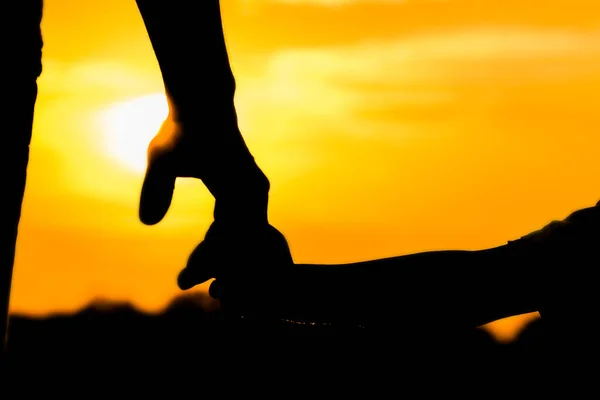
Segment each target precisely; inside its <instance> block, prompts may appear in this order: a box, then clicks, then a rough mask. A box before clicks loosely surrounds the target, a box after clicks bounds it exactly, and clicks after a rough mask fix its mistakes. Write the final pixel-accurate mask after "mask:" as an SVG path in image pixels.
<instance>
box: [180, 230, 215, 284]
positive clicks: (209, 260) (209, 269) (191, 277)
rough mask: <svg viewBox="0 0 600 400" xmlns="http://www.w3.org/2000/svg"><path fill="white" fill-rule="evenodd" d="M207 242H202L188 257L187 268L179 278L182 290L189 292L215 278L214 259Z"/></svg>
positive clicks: (181, 272)
mask: <svg viewBox="0 0 600 400" xmlns="http://www.w3.org/2000/svg"><path fill="white" fill-rule="evenodd" d="M209 253H211V252H210V251H209V250H208V246H207V243H206V240H203V241H202V242H200V244H199V245H198V246H196V248H195V249H194V251H192V254H190V256H189V257H188V261H187V264H186V266H185V267H184V268H183V269H182V270H181V271H180V272H179V275H178V276H177V286H179V289H181V290H188V289H191V288H193V287H194V286H196V285H199V284H201V283H204V282H206V281H208V280H209V279H212V278H215V271H214V268H213V267H214V265H215V264H214V257H211V256H210V254H209Z"/></svg>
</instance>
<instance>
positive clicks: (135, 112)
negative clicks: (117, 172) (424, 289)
mask: <svg viewBox="0 0 600 400" xmlns="http://www.w3.org/2000/svg"><path fill="white" fill-rule="evenodd" d="M167 115H168V105H167V99H166V97H165V95H164V94H163V93H156V94H152V95H147V96H143V97H137V98H135V99H132V100H127V101H123V102H119V103H116V104H114V105H112V106H111V107H109V108H107V109H105V110H104V111H103V112H102V113H101V122H102V124H103V126H104V131H105V134H106V136H105V137H106V140H105V146H106V151H107V155H108V156H109V157H111V158H113V159H115V160H116V161H118V162H119V163H121V164H122V165H123V166H125V167H127V168H128V169H130V170H131V171H133V172H135V173H143V172H144V171H145V169H146V163H147V160H146V151H147V148H148V144H149V143H150V141H151V140H152V138H153V137H154V135H156V133H157V132H158V129H159V128H160V126H161V124H162V123H163V121H164V120H165V118H166V117H167Z"/></svg>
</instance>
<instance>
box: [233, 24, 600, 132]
mask: <svg viewBox="0 0 600 400" xmlns="http://www.w3.org/2000/svg"><path fill="white" fill-rule="evenodd" d="M598 55H600V35H599V34H598V33H595V32H594V33H592V34H577V33H572V32H569V31H559V30H531V29H525V28H521V27H498V28H494V27H470V28H467V29H460V30H451V31H443V32H437V33H435V34H427V35H414V36H412V37H401V38H395V39H390V40H385V41H382V40H380V41H365V42H362V43H360V44H357V45H348V46H330V47H323V48H314V49H287V50H283V51H280V52H277V53H275V54H274V55H273V56H271V57H270V59H269V61H268V63H267V67H266V69H265V71H264V74H263V75H262V76H261V77H260V79H256V80H254V81H248V82H247V83H245V85H244V86H242V87H241V88H240V92H239V93H238V99H239V101H240V104H241V107H240V108H241V109H242V110H244V111H243V114H244V118H245V119H246V120H249V119H252V118H254V119H256V118H259V117H260V116H261V115H262V116H264V117H266V118H268V121H269V122H268V123H269V126H270V128H271V129H273V131H277V130H285V131H286V136H285V138H286V140H289V133H290V131H292V132H293V131H294V130H295V129H296V127H299V128H300V127H301V128H302V129H304V130H305V129H306V122H307V120H308V121H312V122H313V123H315V124H320V125H321V126H322V125H323V124H326V123H328V122H330V123H331V124H335V126H337V127H338V128H339V125H340V123H343V124H345V126H346V129H345V132H346V133H349V132H351V131H353V130H358V131H364V130H365V129H364V128H365V126H364V124H362V122H364V121H362V122H361V123H359V121H357V117H358V115H359V114H357V113H356V112H355V111H357V110H359V109H361V107H364V106H368V107H370V108H377V107H383V108H388V109H389V108H390V107H394V108H396V109H402V108H407V107H408V108H410V109H411V110H413V111H414V110H415V108H418V109H423V108H425V109H431V108H434V107H439V106H449V105H450V104H451V103H452V102H453V101H454V100H455V99H456V96H457V95H459V94H460V93H459V92H460V90H459V89H460V87H461V86H462V87H465V86H469V85H473V84H485V83H486V82H491V80H492V79H502V77H504V79H508V78H510V79H511V80H513V82H514V81H518V77H519V75H522V76H526V78H527V82H528V84H531V83H532V82H536V81H540V80H543V79H545V78H544V77H545V76H547V75H548V74H552V78H553V79H556V75H557V73H560V74H563V75H567V76H568V75H569V73H571V74H573V75H574V76H575V75H576V74H577V73H580V72H581V71H582V68H583V69H584V70H585V69H590V68H596V70H600V63H598V62H596V63H595V64H594V63H582V62H581V61H582V59H586V58H588V59H589V58H590V57H592V58H593V57H597V56H598ZM588 61H589V60H588ZM596 61H597V60H596ZM507 65H508V66H509V67H510V65H518V66H519V68H518V69H515V68H512V69H511V68H506V66H507ZM457 87H459V88H458V89H457ZM260 110H270V112H269V113H268V115H266V116H265V113H264V112H262V113H261V112H260ZM274 110H287V111H288V112H285V113H278V112H273V111H274ZM290 110H291V111H290ZM431 117H432V115H427V116H426V118H427V119H431ZM295 118H297V119H298V120H299V121H303V122H304V123H303V124H294V123H293V122H292V121H293V120H294V119H295ZM370 120H371V122H370V124H374V123H375V124H377V120H376V119H373V118H371V119H370ZM263 122H264V123H266V122H265V121H263ZM398 123H402V122H401V121H400V120H396V124H395V126H396V127H397V124H398ZM371 126H372V125H371ZM380 128H381V126H380Z"/></svg>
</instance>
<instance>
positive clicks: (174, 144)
mask: <svg viewBox="0 0 600 400" xmlns="http://www.w3.org/2000/svg"><path fill="white" fill-rule="evenodd" d="M196 128H197V127H194V126H193V125H191V124H186V123H184V122H181V121H175V120H174V119H173V118H172V117H169V118H168V119H167V120H166V121H165V122H164V123H163V126H162V127H161V129H160V131H159V132H158V134H157V135H156V137H155V138H154V139H153V140H152V142H151V143H150V145H149V147H148V163H147V169H146V174H145V177H144V181H143V185H142V190H141V194H140V203H139V218H140V220H141V221H142V222H143V223H144V224H146V225H154V224H157V223H158V222H160V221H161V220H162V219H163V218H164V217H165V215H166V213H167V211H168V210H169V207H170V204H171V200H172V197H173V192H174V188H175V181H176V179H177V178H196V179H200V180H202V181H203V182H204V183H205V184H206V186H207V187H208V189H209V190H210V191H211V193H212V194H213V195H214V196H215V199H216V202H215V218H214V221H213V222H212V223H211V225H210V227H209V229H208V231H207V232H206V234H205V237H204V239H203V240H202V241H201V242H200V243H199V244H198V246H196V248H195V249H194V250H193V251H192V253H191V254H190V256H189V258H188V261H187V264H186V266H185V267H184V268H183V269H182V270H181V272H180V273H179V276H178V278H177V284H178V286H179V288H180V289H182V290H187V289H190V288H192V287H194V286H196V285H199V284H202V283H204V282H207V281H209V280H210V279H213V278H214V281H213V282H212V283H211V285H210V288H209V294H210V295H211V296H212V297H213V298H215V299H218V300H220V301H221V305H222V306H227V307H229V309H232V310H235V311H238V312H243V311H242V309H243V308H244V307H246V308H247V307H253V308H255V307H256V306H257V304H256V302H261V303H262V304H267V300H268V298H267V297H270V296H272V295H274V294H275V291H276V290H277V289H278V288H279V287H280V284H281V281H282V280H283V279H284V276H285V273H286V272H287V271H288V270H289V269H290V268H291V267H292V266H293V260H292V256H291V253H290V250H289V246H288V244H287V241H286V239H285V237H284V236H283V234H281V232H279V231H278V230H277V229H276V228H275V227H273V226H272V225H271V224H270V223H269V222H268V219H267V217H266V215H267V213H266V208H267V205H268V204H267V203H268V188H269V183H268V180H267V178H266V176H264V174H263V173H262V171H260V169H259V168H258V166H256V164H255V163H254V162H253V160H252V164H248V168H246V169H248V170H252V169H254V175H252V176H250V175H249V176H248V177H247V179H246V175H244V174H237V175H235V177H233V176H228V175H226V174H224V173H220V174H219V172H218V171H216V173H213V172H212V171H211V168H212V169H218V168H221V166H219V165H216V164H217V163H216V162H213V163H211V158H210V155H208V154H202V153H203V151H202V150H203V147H204V148H206V147H208V146H202V145H201V144H198V143H192V142H190V141H189V140H187V138H189V137H191V136H192V135H190V134H189V133H187V134H186V131H187V130H189V129H196ZM207 150H209V151H213V150H214V149H207ZM213 161H214V160H213ZM232 163H237V160H232ZM211 164H212V165H211ZM238 164H239V163H238ZM229 167H231V168H239V165H238V166H233V167H232V166H231V165H230V166H229ZM224 168H228V166H225V167H224ZM257 176H258V177H260V183H263V185H262V186H261V184H260V183H259V180H257V179H255V178H256V177H257ZM219 179H220V180H226V179H229V181H230V182H227V183H226V184H227V185H232V186H236V185H237V186H238V187H241V188H242V189H243V190H242V191H241V192H238V191H236V190H223V188H222V187H223V186H224V184H223V183H221V182H216V181H217V180H219ZM236 179H240V181H239V182H237V181H236ZM242 179H243V180H244V181H241V180H242ZM265 181H266V185H264V182H265ZM255 188H256V190H255ZM265 188H266V189H265ZM255 191H256V193H255ZM258 192H260V195H258ZM253 199H261V200H256V201H254V200H253ZM247 204H256V207H254V208H250V207H249V208H247V209H246V207H247ZM258 210H261V211H258Z"/></svg>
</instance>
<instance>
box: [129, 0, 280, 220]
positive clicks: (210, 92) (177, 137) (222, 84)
mask: <svg viewBox="0 0 600 400" xmlns="http://www.w3.org/2000/svg"><path fill="white" fill-rule="evenodd" d="M137 5H138V8H139V10H140V13H141V15H142V18H143V20H144V24H145V26H146V29H147V32H148V36H149V38H150V41H151V42H152V46H153V48H154V52H155V54H156V58H157V60H158V64H159V66H160V70H161V72H162V77H163V80H164V84H165V90H166V93H167V95H168V99H169V110H170V115H169V118H168V120H167V121H165V124H164V125H163V127H162V128H161V131H160V132H159V134H158V135H157V137H156V138H155V139H154V140H153V141H152V143H151V144H150V147H149V152H148V154H149V157H148V169H147V172H146V178H145V181H144V186H143V189H142V196H141V199H140V219H141V220H142V222H144V223H146V224H155V223H157V222H159V221H160V220H161V219H162V218H163V217H164V215H165V213H166V212H167V210H168V208H169V205H170V203H171V196H172V192H173V186H174V183H175V179H176V177H195V178H199V179H201V180H202V181H203V182H204V184H205V185H206V187H207V188H208V189H209V190H210V192H211V193H212V194H213V195H214V197H215V199H216V207H215V220H217V221H225V220H230V221H234V222H235V223H237V224H239V223H240V221H248V220H258V221H261V222H266V217H267V202H268V191H269V181H268V180H267V178H266V176H265V175H264V174H263V173H262V171H261V170H260V168H259V167H258V166H257V164H256V163H255V161H254V158H253V157H252V155H251V154H250V152H249V150H248V148H247V147H246V144H245V142H244V139H243V138H242V135H241V133H240V131H239V128H238V124H237V116H236V111H235V106H234V92H235V80H234V77H233V74H232V71H231V67H230V65H229V58H228V54H227V49H226V45H225V39H224V35H223V28H222V22H221V12H220V5H219V1H218V0H202V1H189V0H137Z"/></svg>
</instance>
